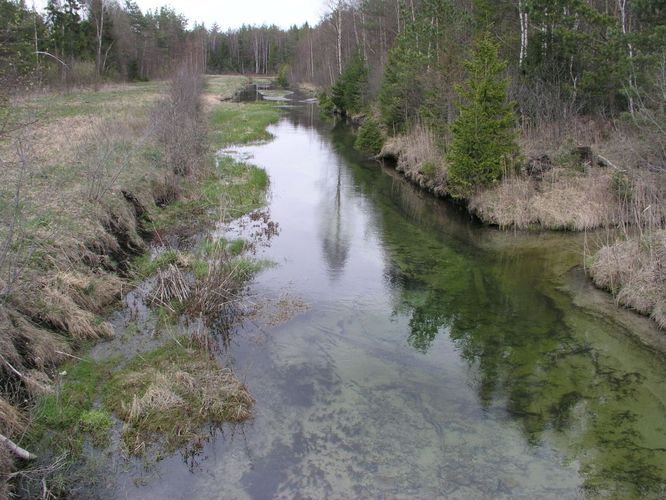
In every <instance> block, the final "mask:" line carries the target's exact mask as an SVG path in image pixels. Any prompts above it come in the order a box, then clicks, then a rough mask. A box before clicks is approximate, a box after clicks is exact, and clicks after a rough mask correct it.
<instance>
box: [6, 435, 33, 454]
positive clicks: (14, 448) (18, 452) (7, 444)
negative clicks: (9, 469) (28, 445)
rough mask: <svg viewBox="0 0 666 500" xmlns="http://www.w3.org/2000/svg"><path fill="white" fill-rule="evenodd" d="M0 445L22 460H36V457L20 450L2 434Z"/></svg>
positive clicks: (24, 450)
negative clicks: (2, 444) (3, 445)
mask: <svg viewBox="0 0 666 500" xmlns="http://www.w3.org/2000/svg"><path fill="white" fill-rule="evenodd" d="M0 443H4V444H5V445H6V446H7V448H9V449H10V450H11V452H12V453H13V454H14V455H16V456H17V457H18V458H21V459H23V460H35V459H36V458H37V455H33V454H32V453H30V452H29V451H28V450H26V449H23V448H21V447H20V446H19V445H17V444H16V443H15V442H14V441H12V440H11V439H9V438H8V437H5V436H3V435H2V434H0Z"/></svg>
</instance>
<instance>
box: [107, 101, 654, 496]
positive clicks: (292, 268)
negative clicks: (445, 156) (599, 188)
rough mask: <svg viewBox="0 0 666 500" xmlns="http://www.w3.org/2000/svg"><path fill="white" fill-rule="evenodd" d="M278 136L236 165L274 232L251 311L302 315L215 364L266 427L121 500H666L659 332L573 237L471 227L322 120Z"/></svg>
mask: <svg viewBox="0 0 666 500" xmlns="http://www.w3.org/2000/svg"><path fill="white" fill-rule="evenodd" d="M270 131H271V132H272V133H273V134H274V135H275V139H274V140H273V141H271V142H270V143H267V144H263V145H258V146H251V147H243V148H240V149H239V150H238V153H239V154H242V155H246V156H249V157H251V158H252V161H253V162H254V163H256V164H257V165H259V166H261V167H263V168H265V169H266V170H267V171H268V173H269V175H270V179H271V197H270V202H269V206H268V210H269V211H270V217H271V219H272V220H273V221H276V222H277V223H278V224H279V227H280V232H279V234H278V235H276V236H274V237H273V238H272V239H271V242H270V245H263V246H259V247H258V251H257V256H258V258H261V259H267V260H270V261H272V262H274V263H275V265H274V266H271V267H269V268H268V269H267V270H265V271H263V272H262V273H261V274H260V275H259V276H258V277H257V279H256V281H255V283H254V284H253V285H252V287H251V293H250V298H249V299H248V300H255V301H256V302H257V303H260V302H261V301H268V302H269V303H273V304H277V307H278V308H280V307H283V308H285V309H289V308H290V307H291V308H292V309H293V311H292V312H293V313H295V315H294V316H293V317H292V318H291V319H289V320H288V321H286V322H282V324H279V325H278V326H273V327H270V326H268V325H267V323H266V322H265V321H261V320H260V319H256V318H254V319H253V318H249V319H248V320H247V321H245V322H244V324H243V325H241V326H239V327H238V328H237V330H236V331H235V333H234V335H233V337H232V338H231V339H230V342H228V345H227V346H226V347H225V348H224V352H223V354H222V356H223V358H224V361H225V362H226V363H230V364H232V365H233V367H234V370H235V371H236V373H237V374H238V375H239V376H240V377H241V378H243V379H244V380H245V381H246V383H247V385H248V387H249V389H250V391H251V392H252V394H253V395H254V397H255V399H256V407H255V411H256V416H255V418H254V419H253V421H251V422H250V423H248V424H245V425H244V426H242V427H235V428H234V427H229V428H226V429H224V431H223V432H219V433H218V434H217V435H216V436H215V438H214V439H213V440H211V442H209V443H207V444H205V446H204V448H203V450H201V452H200V453H198V454H195V455H194V456H192V455H188V456H187V457H186V458H185V459H184V457H183V456H182V455H180V454H176V455H174V456H172V457H170V458H166V459H165V460H162V461H161V462H158V463H157V465H156V466H155V468H154V469H153V470H151V471H149V472H146V476H148V478H147V480H145V481H136V477H135V476H134V475H133V474H131V473H130V472H129V471H128V472H127V473H124V474H123V473H121V474H120V476H119V478H118V480H119V483H120V484H119V487H118V488H117V489H115V491H114V493H113V495H114V496H115V497H120V498H124V497H129V498H155V499H158V498H159V499H162V498H187V499H194V498H257V499H263V498H275V497H278V498H286V497H289V498H293V497H297V498H326V497H331V498H359V497H362V498H376V497H381V498H385V497H392V498H407V497H409V498H465V499H467V498H576V497H585V496H593V497H596V496H617V497H625V498H626V497H638V496H648V497H649V496H652V497H659V496H662V495H665V494H666V489H665V488H666V418H665V417H666V404H665V403H666V363H665V362H664V358H663V357H662V356H660V355H658V354H655V353H654V352H652V351H651V350H649V349H647V348H645V347H643V346H642V345H641V344H640V343H639V342H638V341H637V340H636V338H635V335H633V333H632V331H631V330H632V329H637V330H638V329H641V330H643V331H646V332H648V333H649V331H650V330H651V329H652V327H651V325H650V324H649V323H648V322H647V320H644V319H642V318H639V317H636V316H634V315H632V314H630V313H625V312H617V313H612V311H614V307H613V306H612V303H611V302H610V300H608V299H607V298H606V297H605V295H604V294H602V293H601V292H598V291H596V290H594V289H592V288H591V287H590V286H589V285H588V284H587V282H586V280H585V279H584V277H583V275H582V271H580V270H576V269H573V270H572V268H574V267H575V266H576V265H577V264H579V263H580V262H581V261H582V251H583V250H582V249H583V244H582V236H576V235H566V234H544V235H538V234H520V233H518V234H516V233H512V232H500V231H497V230H494V229H488V228H484V227H481V226H479V225H477V224H476V223H474V222H473V221H471V220H470V219H469V217H468V216H466V215H465V214H463V213H460V212H459V211H458V210H456V209H455V208H452V207H449V206H446V204H444V203H442V202H439V201H437V200H433V199H432V198H431V197H430V196H428V195H425V194H423V193H421V192H419V191H417V190H416V189H414V188H413V187H411V186H410V185H408V184H406V183H405V181H404V180H403V179H401V178H400V177H399V176H398V175H397V174H395V173H394V172H392V171H391V170H388V169H383V168H381V167H380V166H378V165H377V164H376V163H372V162H370V163H368V162H362V161H361V160H360V159H359V157H358V156H357V155H356V154H355V153H354V151H353V149H352V148H351V140H352V139H351V137H350V135H349V132H348V130H347V129H346V128H345V127H343V126H335V125H334V124H332V123H327V122H323V121H321V120H320V119H319V117H318V110H317V108H316V107H314V106H313V105H311V104H300V105H294V106H293V107H289V108H288V109H287V112H286V115H285V117H284V118H283V119H282V120H281V121H280V122H279V124H277V125H275V126H273V127H272V128H271V129H270ZM250 225H251V224H246V225H245V226H244V227H241V226H242V225H240V224H239V225H237V226H236V227H233V228H230V229H229V232H230V233H232V234H240V235H243V234H244V233H247V232H248V231H250V230H251V229H249V226H250ZM611 313H612V314H611ZM652 333H654V331H652Z"/></svg>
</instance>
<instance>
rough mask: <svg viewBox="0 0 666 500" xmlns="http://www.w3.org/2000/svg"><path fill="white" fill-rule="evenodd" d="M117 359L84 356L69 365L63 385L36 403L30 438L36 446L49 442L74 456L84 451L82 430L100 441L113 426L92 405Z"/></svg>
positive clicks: (60, 450)
mask: <svg viewBox="0 0 666 500" xmlns="http://www.w3.org/2000/svg"><path fill="white" fill-rule="evenodd" d="M113 362H114V361H113V360H109V361H108V362H105V363H96V362H95V361H93V360H92V359H83V360H81V361H78V362H76V363H70V364H68V365H65V366H64V367H63V368H62V369H63V372H64V373H66V375H64V379H63V380H64V381H63V383H62V385H61V386H60V387H57V388H56V390H55V392H54V393H53V394H49V395H48V396H45V397H44V398H42V399H41V400H40V401H38V402H37V404H36V407H35V410H34V413H33V415H34V417H33V418H34V422H33V425H32V426H31V428H30V434H29V435H28V441H29V442H30V443H33V444H35V446H39V444H40V443H45V444H46V445H47V446H48V447H49V449H50V450H51V451H53V452H54V453H62V452H68V453H71V454H72V455H73V456H78V455H79V454H80V453H81V451H82V446H83V435H82V434H81V433H82V432H89V433H91V434H92V437H93V442H94V444H100V443H101V442H102V441H103V440H104V439H105V435H106V434H107V433H108V430H109V429H110V428H111V425H108V426H107V425H106V424H105V423H104V422H103V421H102V418H101V416H100V415H99V414H97V413H94V410H92V406H93V403H94V402H95V399H96V397H97V395H98V388H99V386H100V385H102V384H103V382H104V380H106V379H107V378H108V376H109V374H110V371H111V368H110V367H111V366H112V363H113ZM92 424H94V425H93V426H91V425H92Z"/></svg>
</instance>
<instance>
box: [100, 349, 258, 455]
mask: <svg viewBox="0 0 666 500" xmlns="http://www.w3.org/2000/svg"><path fill="white" fill-rule="evenodd" d="M105 404H107V405H108V406H109V407H110V408H112V409H113V410H114V412H115V413H116V414H117V415H118V417H119V418H120V419H121V420H122V421H123V422H124V424H125V425H124V429H123V441H124V443H125V446H126V448H127V451H128V452H129V453H130V454H141V453H142V452H143V451H144V450H145V449H146V448H147V447H148V446H150V445H153V444H156V443H158V442H164V444H165V446H166V448H167V450H173V449H176V448H178V447H180V446H183V445H184V444H187V443H189V442H192V441H193V440H196V439H197V438H199V437H200V432H201V428H202V427H203V426H204V425H205V424H213V425H221V424H222V423H224V422H242V421H245V420H247V419H249V418H250V417H251V416H252V406H253V404H254V401H253V399H252V397H251V396H250V394H249V392H248V390H247V388H246V387H245V385H244V384H242V383H241V382H240V381H239V380H238V379H237V378H236V377H235V376H234V374H233V373H232V372H231V370H229V369H224V368H220V367H219V365H218V364H217V361H215V360H214V359H212V358H211V357H210V356H209V354H208V353H207V352H206V351H205V350H202V349H200V348H198V347H197V346H196V345H195V344H194V343H191V342H189V341H188V340H186V339H183V340H174V341H173V342H171V343H170V344H168V345H167V346H165V347H163V348H161V349H158V350H157V351H155V352H152V353H149V354H148V355H145V356H143V357H141V358H140V359H138V358H137V359H136V360H134V361H132V362H130V364H129V365H128V367H127V368H126V369H125V370H123V371H122V372H119V373H117V374H115V375H114V376H113V378H112V380H111V382H110V384H109V387H108V390H107V391H106V396H105Z"/></svg>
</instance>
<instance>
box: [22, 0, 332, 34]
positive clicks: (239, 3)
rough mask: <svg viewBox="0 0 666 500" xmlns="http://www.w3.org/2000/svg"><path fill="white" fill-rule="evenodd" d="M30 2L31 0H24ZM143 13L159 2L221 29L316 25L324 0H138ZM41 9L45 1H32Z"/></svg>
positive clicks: (190, 18) (160, 4) (193, 20)
mask: <svg viewBox="0 0 666 500" xmlns="http://www.w3.org/2000/svg"><path fill="white" fill-rule="evenodd" d="M27 3H28V5H30V1H28V2H27ZM137 4H139V7H141V10H142V11H143V12H146V11H147V10H148V9H155V8H158V7H161V6H162V5H169V6H171V7H173V8H174V9H175V10H176V12H178V13H180V14H183V15H184V16H185V17H187V18H188V19H189V20H190V23H192V22H195V21H196V22H203V23H204V24H205V25H206V26H207V27H209V28H210V27H211V26H212V25H213V24H214V23H217V24H218V25H219V26H220V27H221V28H222V29H223V30H226V29H227V28H239V27H240V26H242V25H243V24H276V25H278V26H280V27H282V28H288V27H289V26H291V25H292V24H296V25H298V26H300V25H302V24H303V23H304V22H305V21H307V22H308V23H310V24H315V23H316V22H317V21H318V20H319V18H320V17H321V15H322V14H323V13H324V7H323V5H324V1H323V0H282V1H278V0H213V1H206V2H201V1H197V0H137ZM35 5H36V6H37V8H39V7H40V6H41V7H42V8H43V7H44V6H45V5H46V0H35Z"/></svg>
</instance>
